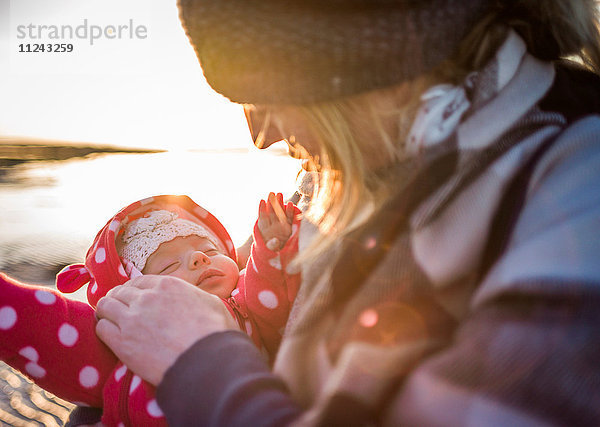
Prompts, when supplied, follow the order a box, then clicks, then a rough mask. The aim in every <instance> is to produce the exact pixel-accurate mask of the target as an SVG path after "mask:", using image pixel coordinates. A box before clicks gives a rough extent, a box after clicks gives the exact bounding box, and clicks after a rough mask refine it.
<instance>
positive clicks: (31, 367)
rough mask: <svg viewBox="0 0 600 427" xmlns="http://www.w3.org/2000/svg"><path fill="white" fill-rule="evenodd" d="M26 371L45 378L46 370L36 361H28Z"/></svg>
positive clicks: (36, 376) (33, 375) (35, 376)
mask: <svg viewBox="0 0 600 427" xmlns="http://www.w3.org/2000/svg"><path fill="white" fill-rule="evenodd" d="M25 371H27V373H28V374H29V375H31V376H32V377H34V378H43V377H45V376H46V370H45V369H44V368H42V367H41V366H40V365H38V364H37V363H35V362H29V363H27V364H26V365H25Z"/></svg>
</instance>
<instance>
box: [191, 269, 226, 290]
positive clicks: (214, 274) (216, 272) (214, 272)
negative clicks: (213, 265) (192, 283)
mask: <svg viewBox="0 0 600 427" xmlns="http://www.w3.org/2000/svg"><path fill="white" fill-rule="evenodd" d="M221 276H224V274H223V273H221V272H220V271H219V270H215V269H210V270H206V271H203V272H202V274H201V275H200V277H198V280H197V281H196V287H197V288H201V287H202V282H204V281H205V280H209V279H211V278H212V277H221Z"/></svg>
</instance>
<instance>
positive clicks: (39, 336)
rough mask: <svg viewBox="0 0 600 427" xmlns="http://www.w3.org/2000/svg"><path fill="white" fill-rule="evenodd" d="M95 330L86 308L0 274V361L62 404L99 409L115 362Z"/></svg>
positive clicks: (43, 288)
mask: <svg viewBox="0 0 600 427" xmlns="http://www.w3.org/2000/svg"><path fill="white" fill-rule="evenodd" d="M95 326H96V319H95V316H94V310H93V309H92V308H91V307H90V306H89V305H88V304H85V303H82V302H79V301H73V300H69V299H67V298H65V297H64V296H63V295H62V294H59V293H58V292H55V291H53V290H50V289H48V288H45V287H38V286H29V285H25V284H22V283H19V282H17V281H15V280H13V279H11V278H9V277H8V276H6V275H4V274H2V273H0V358H1V359H2V360H4V361H5V362H6V363H8V364H9V365H11V366H12V367H14V368H16V369H18V370H20V371H21V372H23V373H24V374H25V375H27V376H29V377H30V378H31V379H32V380H33V381H35V383H36V384H38V385H39V386H41V387H42V388H44V389H46V390H48V391H50V392H52V393H54V394H56V395H57V396H59V397H61V398H63V399H66V400H69V401H71V402H74V403H77V404H83V405H88V406H95V407H100V406H102V387H103V385H104V383H105V382H106V379H107V378H108V376H109V375H110V373H111V371H112V370H113V369H114V367H115V365H116V364H117V359H116V357H115V356H114V355H113V354H112V352H111V351H110V350H109V349H108V348H107V347H106V346H105V345H104V344H103V343H102V342H101V341H100V340H99V339H98V338H97V337H96V333H95Z"/></svg>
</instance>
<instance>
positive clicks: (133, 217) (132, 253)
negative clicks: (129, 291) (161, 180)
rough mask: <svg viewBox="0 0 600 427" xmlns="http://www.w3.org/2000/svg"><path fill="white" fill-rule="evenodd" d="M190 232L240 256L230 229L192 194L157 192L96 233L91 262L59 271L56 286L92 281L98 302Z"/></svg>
mask: <svg viewBox="0 0 600 427" xmlns="http://www.w3.org/2000/svg"><path fill="white" fill-rule="evenodd" d="M189 235H198V236H201V237H205V238H208V239H209V240H211V241H212V242H213V243H215V244H216V245H217V247H219V249H221V250H222V251H223V252H224V253H226V254H227V255H228V256H229V257H230V258H232V259H233V260H236V259H237V256H236V253H235V247H234V245H233V241H232V240H231V237H230V236H229V233H228V232H227V230H226V229H225V227H223V225H222V224H221V223H220V222H219V220H218V219H217V218H215V217H214V216H213V215H212V214H211V213H210V212H208V211H207V210H206V209H204V208H202V207H200V206H198V205H197V204H196V203H195V202H194V201H193V200H192V199H190V198H189V197H187V196H171V195H164V196H155V197H150V198H147V199H144V200H140V201H137V202H135V203H132V204H131V205H129V206H127V207H126V208H124V209H122V210H121V211H119V212H118V213H117V214H116V215H115V216H114V217H112V218H111V219H110V220H109V221H108V222H107V223H106V225H105V226H104V227H103V228H102V229H101V230H100V232H99V233H98V234H97V235H96V238H95V239H94V243H93V244H92V246H91V247H90V249H89V250H88V252H87V255H86V258H85V264H74V265H69V266H67V267H65V268H64V269H63V270H62V271H61V272H60V273H58V275H57V277H56V286H57V288H58V289H59V290H60V291H61V292H65V293H70V292H75V291H76V290H78V289H80V288H81V287H82V286H84V285H85V284H88V288H87V297H88V301H89V303H90V304H91V305H92V306H93V307H95V306H96V304H97V303H98V300H99V299H100V298H102V297H103V296H104V295H106V293H107V292H108V291H109V290H111V289H112V288H114V287H115V286H118V285H122V284H123V283H125V282H127V281H128V280H129V279H131V278H133V277H136V276H139V275H141V273H140V271H141V270H143V269H144V266H145V264H146V261H147V260H148V257H149V256H150V255H152V253H154V252H155V251H156V249H157V248H158V246H159V245H160V244H161V243H164V242H168V241H170V240H173V239H174V238H175V237H179V236H189Z"/></svg>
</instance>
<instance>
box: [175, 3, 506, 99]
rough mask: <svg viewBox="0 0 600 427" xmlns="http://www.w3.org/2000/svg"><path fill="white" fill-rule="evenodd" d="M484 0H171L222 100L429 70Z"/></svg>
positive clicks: (287, 94) (292, 93) (314, 90)
mask: <svg viewBox="0 0 600 427" xmlns="http://www.w3.org/2000/svg"><path fill="white" fill-rule="evenodd" d="M495 3H496V2H495V1H493V0H179V8H180V15H181V20H182V22H183V25H184V28H185V30H186V32H187V35H188V37H189V39H190V42H191V44H192V45H193V46H194V49H195V50H196V54H197V56H198V59H199V60H200V64H201V66H202V70H203V72H204V75H205V77H206V79H207V80H208V83H209V84H210V85H211V86H212V87H213V89H215V90H216V91H217V92H219V93H221V94H223V95H225V96H226V97H228V98H229V99H230V100H232V101H234V102H239V103H250V104H305V103H311V102H320V101H327V100H331V99H335V98H339V97H343V96H349V95H353V94H358V93H360V92H364V91H368V90H372V89H377V88H382V87H387V86H390V85H394V84H397V83H400V82H402V81H404V80H408V79H411V78H414V77H416V76H418V75H420V74H422V73H425V72H427V71H429V70H430V69H431V68H433V67H435V66H436V65H438V64H439V63H440V62H441V61H443V60H444V59H447V58H449V57H450V56H451V55H452V54H453V53H454V52H455V51H456V49H457V46H458V44H459V42H460V41H461V40H462V39H463V38H464V37H465V36H466V35H467V33H468V32H469V31H470V30H471V29H472V27H473V25H474V24H475V23H477V22H478V21H479V20H480V19H481V18H482V17H483V15H484V14H485V13H486V12H487V11H488V10H489V9H490V8H491V6H492V5H493V4H495Z"/></svg>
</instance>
